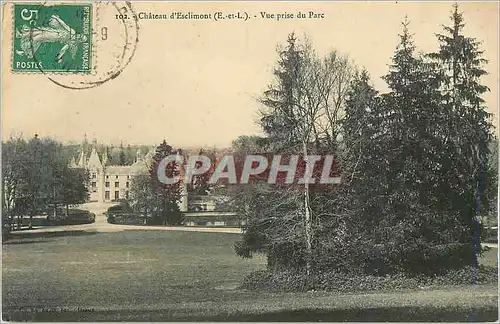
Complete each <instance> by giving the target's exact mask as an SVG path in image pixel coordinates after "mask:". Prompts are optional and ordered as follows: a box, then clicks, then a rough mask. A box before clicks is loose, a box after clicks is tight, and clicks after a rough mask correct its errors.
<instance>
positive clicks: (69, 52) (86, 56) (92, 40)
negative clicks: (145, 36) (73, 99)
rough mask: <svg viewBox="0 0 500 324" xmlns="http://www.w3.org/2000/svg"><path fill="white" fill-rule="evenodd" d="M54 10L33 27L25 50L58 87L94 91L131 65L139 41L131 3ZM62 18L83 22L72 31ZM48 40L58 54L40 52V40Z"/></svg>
mask: <svg viewBox="0 0 500 324" xmlns="http://www.w3.org/2000/svg"><path fill="white" fill-rule="evenodd" d="M42 6H43V5H42ZM56 6H57V5H52V6H51V7H52V8H51V11H50V12H48V13H46V14H45V18H44V19H45V20H44V21H41V23H40V24H38V26H37V25H36V23H35V24H33V23H32V24H30V28H29V38H28V39H29V45H26V46H29V47H30V52H31V53H32V59H33V61H34V62H35V65H36V66H37V68H38V70H39V72H41V73H43V74H44V75H46V76H47V78H48V79H49V80H50V81H51V82H53V83H54V84H57V85H59V86H61V87H63V88H66V89H73V90H82V89H90V88H95V87H97V86H99V85H102V84H104V83H106V82H108V81H110V80H113V79H115V78H117V77H118V76H119V75H120V74H121V73H122V71H123V70H124V69H125V68H126V67H127V66H128V64H129V63H130V62H131V60H132V58H133V57H134V54H135V51H136V48H137V44H138V42H139V24H138V19H137V15H136V14H135V12H134V9H133V8H132V5H131V4H130V2H94V3H93V4H86V5H82V6H81V8H74V7H70V8H62V6H60V7H61V8H54V7H56ZM67 7H69V5H67ZM59 12H60V13H61V15H59ZM68 12H70V13H68ZM62 14H66V16H64V15H62ZM64 17H66V18H64ZM68 17H69V18H68ZM64 19H66V20H71V19H73V20H72V21H73V22H74V25H77V24H79V23H81V24H80V26H79V28H76V27H75V28H73V27H72V26H71V25H70V24H69V23H67V22H65V21H64ZM51 37H52V38H51ZM56 37H58V38H56ZM47 39H49V40H52V41H54V39H55V42H57V43H58V44H59V45H60V46H59V47H58V51H57V50H56V52H50V51H49V52H47V51H44V50H43V48H41V46H40V42H41V41H42V40H47ZM53 47H54V46H53ZM53 47H52V48H53ZM46 66H50V67H49V68H46ZM54 67H57V69H56V68H54Z"/></svg>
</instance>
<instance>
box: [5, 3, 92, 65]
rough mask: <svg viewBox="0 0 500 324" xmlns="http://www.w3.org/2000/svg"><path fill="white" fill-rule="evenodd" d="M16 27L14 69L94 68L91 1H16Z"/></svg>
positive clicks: (13, 54) (13, 56)
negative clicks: (68, 2)
mask: <svg viewBox="0 0 500 324" xmlns="http://www.w3.org/2000/svg"><path fill="white" fill-rule="evenodd" d="M13 27H14V31H13V32H14V35H13V36H14V38H13V46H12V50H13V53H12V69H13V71H15V72H62V73H64V72H67V73H78V72H80V73H89V72H91V68H92V4H91V3H85V4H53V5H42V4H37V3H30V4H15V5H14V26H13Z"/></svg>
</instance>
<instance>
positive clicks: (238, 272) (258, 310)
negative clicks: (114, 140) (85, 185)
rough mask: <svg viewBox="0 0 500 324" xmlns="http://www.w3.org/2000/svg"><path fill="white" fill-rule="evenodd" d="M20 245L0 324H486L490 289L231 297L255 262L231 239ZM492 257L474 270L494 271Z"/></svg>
mask: <svg viewBox="0 0 500 324" xmlns="http://www.w3.org/2000/svg"><path fill="white" fill-rule="evenodd" d="M38 235H39V234H32V235H25V236H24V237H23V238H22V239H13V240H11V241H8V242H6V243H5V244H4V245H3V253H2V262H3V269H2V275H3V282H2V283H3V285H2V294H3V296H2V297H3V317H4V318H3V319H6V320H18V321H19V320H40V321H42V320H47V321H49V320H50V321H57V320H60V321H78V320H91V321H102V320H107V321H118V320H119V321H162V320H163V321H165V320H177V321H182V320H189V321H317V320H322V321H442V320H449V321H494V320H496V319H497V313H498V308H497V303H498V290H497V287H496V285H485V286H475V287H472V286H467V287H449V288H446V289H445V288H443V289H440V290H419V291H402V292H394V293H370V294H344V295H338V294H332V293H325V292H311V293H258V292H249V291H242V290H239V289H237V286H238V284H239V283H240V281H241V279H242V278H243V277H244V276H245V275H247V274H248V273H250V272H251V271H254V270H257V269H261V268H264V267H265V259H264V258H263V257H258V258H254V259H250V260H245V259H241V258H239V257H236V256H235V254H234V252H233V244H234V242H235V241H236V240H237V239H238V238H239V235H238V234H227V233H195V232H180V231H154V230H150V231H137V230H130V231H129V230H126V231H122V232H112V233H93V232H84V231H81V232H78V231H71V232H61V233H53V234H50V235H47V233H46V234H44V236H43V237H40V236H38ZM496 254H497V251H496V249H493V250H491V251H489V252H488V253H487V255H485V257H484V259H483V260H482V262H483V263H487V264H490V265H492V264H496Z"/></svg>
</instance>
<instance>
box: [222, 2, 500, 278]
mask: <svg viewBox="0 0 500 324" xmlns="http://www.w3.org/2000/svg"><path fill="white" fill-rule="evenodd" d="M451 20H452V25H451V26H449V27H448V26H444V27H443V29H444V30H443V33H442V34H437V38H438V41H439V48H438V50H437V51H436V52H435V53H417V51H416V45H415V44H414V42H413V38H412V34H411V32H410V28H409V25H410V24H409V22H408V20H405V21H404V22H403V23H402V25H403V28H402V32H401V33H400V35H399V44H398V46H397V48H396V51H395V53H394V55H393V57H392V60H391V64H390V67H389V71H388V73H387V74H386V75H385V76H383V79H384V80H385V81H386V83H387V85H388V87H389V91H388V92H387V93H384V94H380V93H379V92H378V91H377V90H376V89H374V87H373V86H372V85H371V82H370V76H369V73H368V72H367V71H365V70H363V69H360V68H358V67H357V66H356V65H355V64H354V63H353V62H351V61H350V60H349V59H348V58H347V57H345V56H343V55H341V54H339V52H337V51H333V52H331V53H329V54H327V55H326V56H324V57H320V56H319V55H318V54H317V53H316V52H315V51H314V48H313V45H312V44H311V42H310V41H308V40H307V39H306V40H305V41H303V42H300V41H299V40H297V39H296V37H295V35H293V34H292V35H290V36H289V38H288V40H287V44H286V45H285V46H284V47H282V48H280V49H279V50H278V55H279V58H278V63H277V66H276V68H275V71H274V76H275V81H274V83H273V84H271V85H270V86H269V88H268V90H266V91H265V92H264V94H263V96H262V98H261V100H260V102H261V103H262V106H263V108H262V110H261V112H260V114H261V119H260V125H261V127H262V129H263V131H264V133H265V137H263V138H258V137H245V138H239V139H238V140H237V141H235V143H234V145H233V146H234V149H235V151H236V152H243V153H249V152H250V153H254V152H256V151H259V150H260V151H266V152H273V153H280V154H285V153H294V154H304V155H307V154H332V153H333V154H335V155H336V156H337V163H338V165H337V167H338V172H339V173H340V174H341V176H342V184H341V185H340V186H337V187H334V186H331V187H329V188H324V187H322V188H318V187H316V186H311V185H307V184H305V185H304V184H301V185H299V184H293V185H290V186H288V187H285V188H283V187H279V188H277V187H276V186H273V185H269V184H267V183H258V184H256V185H254V186H251V187H249V186H233V188H232V189H231V193H232V196H233V198H234V204H235V207H236V208H237V209H238V210H239V212H240V214H242V215H243V217H245V218H246V219H247V220H248V226H247V228H246V231H245V234H244V237H243V240H242V241H241V242H238V243H237V245H236V252H237V253H238V254H239V255H240V256H243V257H251V256H252V253H253V252H265V253H266V254H267V257H268V265H269V267H270V268H271V269H279V268H285V269H290V268H295V269H297V270H300V269H304V271H306V272H307V273H310V272H311V271H319V269H333V270H335V271H352V272H361V273H369V274H384V273H394V272H406V273H436V272H440V271H442V270H444V269H449V268H455V267H462V266H465V265H475V264H476V262H477V255H478V254H480V253H481V252H482V248H481V244H480V242H481V237H482V234H483V224H482V222H481V221H480V218H479V217H480V216H485V215H488V214H489V213H490V210H491V208H493V206H494V205H496V203H493V204H492V200H493V198H494V196H495V187H496V181H497V180H496V172H497V170H496V164H495V163H494V162H493V163H492V161H490V158H491V156H492V155H491V152H490V148H492V147H493V148H494V150H496V152H497V144H496V143H497V142H496V140H494V138H493V135H492V126H491V123H490V114H489V113H488V112H487V110H486V107H485V105H484V100H483V99H482V95H483V94H484V93H485V92H486V91H488V90H489V89H488V88H487V87H486V86H484V85H482V84H481V76H483V75H485V74H486V73H487V72H486V71H485V70H484V68H483V67H484V64H485V63H486V60H484V58H483V57H482V51H481V50H480V43H479V42H478V41H477V40H476V39H474V38H471V37H467V36H465V35H463V27H464V20H463V16H462V14H461V13H460V12H459V9H458V6H456V5H455V6H454V8H453V13H452V17H451ZM496 154H497V153H496ZM494 159H495V160H496V157H495V158H494Z"/></svg>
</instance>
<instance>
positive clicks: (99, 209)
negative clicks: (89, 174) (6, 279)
mask: <svg viewBox="0 0 500 324" xmlns="http://www.w3.org/2000/svg"><path fill="white" fill-rule="evenodd" d="M113 205H116V203H99V202H91V203H86V204H83V205H80V206H78V208H80V209H85V210H88V211H90V212H92V213H94V214H95V222H94V223H92V224H84V225H63V226H44V227H36V228H33V229H31V230H23V231H22V232H15V233H16V234H17V233H22V234H24V233H26V234H29V233H40V232H63V231H91V232H119V231H125V230H157V231H158V230H160V231H186V232H209V233H242V230H241V228H234V227H190V226H141V225H119V224H109V223H108V222H107V220H106V216H105V215H104V212H105V211H106V210H107V209H108V208H109V207H111V206H113Z"/></svg>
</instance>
